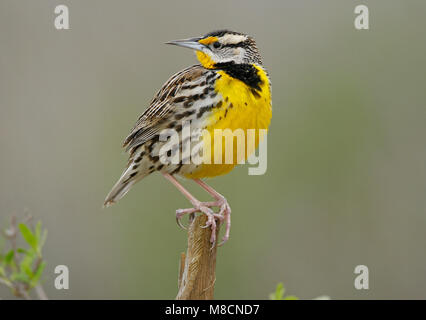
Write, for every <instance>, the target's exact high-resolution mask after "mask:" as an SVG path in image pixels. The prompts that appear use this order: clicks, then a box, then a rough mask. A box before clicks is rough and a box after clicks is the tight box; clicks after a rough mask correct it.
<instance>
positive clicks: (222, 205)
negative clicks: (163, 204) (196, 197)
mask: <svg viewBox="0 0 426 320" xmlns="http://www.w3.org/2000/svg"><path fill="white" fill-rule="evenodd" d="M211 207H218V208H219V212H218V213H216V212H214V211H213V210H212V209H210V208H211ZM195 212H201V213H204V214H205V215H206V216H207V222H206V224H205V225H204V226H201V228H203V229H205V228H209V227H210V228H211V229H212V234H211V237H210V242H211V243H212V247H211V249H213V248H214V246H215V244H216V229H217V224H216V219H217V220H218V223H219V225H221V224H222V223H223V222H226V230H225V235H224V236H223V238H222V241H221V242H220V243H219V244H218V246H222V245H223V244H224V243H225V242H227V241H228V239H229V233H230V228H231V208H230V206H229V204H228V202H227V201H226V199H225V198H223V199H220V200H218V201H215V202H199V203H194V208H188V209H178V210H176V223H177V224H178V226H179V227H181V228H182V229H184V230H187V228H186V227H185V226H184V225H183V224H182V222H181V221H180V219H181V218H182V216H183V215H185V214H194V213H195Z"/></svg>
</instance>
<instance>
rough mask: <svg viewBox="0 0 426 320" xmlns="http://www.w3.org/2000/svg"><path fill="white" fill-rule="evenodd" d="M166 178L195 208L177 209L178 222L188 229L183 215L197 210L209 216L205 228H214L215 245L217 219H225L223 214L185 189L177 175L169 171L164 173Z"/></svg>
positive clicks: (214, 239)
mask: <svg viewBox="0 0 426 320" xmlns="http://www.w3.org/2000/svg"><path fill="white" fill-rule="evenodd" d="M163 176H164V178H166V179H167V180H169V181H170V182H171V183H172V184H173V185H174V186H175V187H176V188H177V189H178V190H179V191H180V192H181V193H182V194H183V195H184V196H185V198H187V199H188V200H189V201H190V202H191V203H192V205H193V206H194V207H193V208H188V209H178V210H176V222H177V224H178V225H179V226H180V227H182V228H184V229H186V228H185V227H184V226H183V225H182V223H181V221H180V219H181V218H182V216H183V215H185V214H194V213H195V212H202V213H204V214H205V215H206V216H207V223H206V225H205V226H204V227H205V228H207V227H210V228H211V230H212V235H211V237H210V242H211V243H212V244H213V245H214V243H215V242H216V220H215V219H219V220H220V221H222V220H223V218H224V217H223V215H221V214H218V213H214V212H213V210H212V209H210V206H211V205H209V204H210V203H208V202H201V201H199V200H197V199H196V198H195V197H194V196H193V195H192V194H191V193H190V192H189V191H188V190H186V189H185V187H184V186H182V185H181V184H180V183H179V181H177V180H176V178H175V177H173V176H172V175H170V174H168V173H163Z"/></svg>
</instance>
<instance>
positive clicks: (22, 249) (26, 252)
mask: <svg viewBox="0 0 426 320" xmlns="http://www.w3.org/2000/svg"><path fill="white" fill-rule="evenodd" d="M16 251H17V252H18V253H22V254H28V250H25V249H24V248H18V249H16Z"/></svg>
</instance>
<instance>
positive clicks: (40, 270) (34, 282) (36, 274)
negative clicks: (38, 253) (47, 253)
mask: <svg viewBox="0 0 426 320" xmlns="http://www.w3.org/2000/svg"><path fill="white" fill-rule="evenodd" d="M45 267H46V262H45V261H42V262H41V263H40V265H39V266H38V268H37V270H36V271H35V272H34V276H33V278H32V279H31V287H35V286H36V285H37V283H38V281H39V279H40V277H41V275H42V273H43V270H44V268H45Z"/></svg>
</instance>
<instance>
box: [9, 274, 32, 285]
mask: <svg viewBox="0 0 426 320" xmlns="http://www.w3.org/2000/svg"><path fill="white" fill-rule="evenodd" d="M10 279H11V280H12V281H19V282H23V283H29V282H30V278H29V277H28V275H27V274H26V273H25V272H20V273H14V274H12V275H11V277H10Z"/></svg>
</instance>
